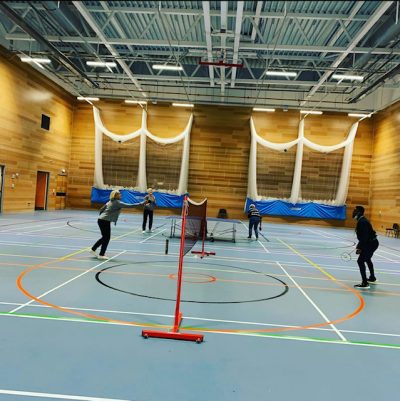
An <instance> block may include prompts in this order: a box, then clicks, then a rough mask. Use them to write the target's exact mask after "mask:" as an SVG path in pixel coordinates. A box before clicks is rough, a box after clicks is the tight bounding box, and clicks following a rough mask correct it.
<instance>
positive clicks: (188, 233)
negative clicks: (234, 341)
mask: <svg viewBox="0 0 400 401" xmlns="http://www.w3.org/2000/svg"><path fill="white" fill-rule="evenodd" d="M202 204H203V208H204V209H205V210H206V207H207V200H205V201H203V202H202ZM189 213H190V210H189V200H188V197H187V196H185V197H184V201H183V207H182V230H181V239H180V249H179V262H178V279H177V290H176V303H175V316H174V324H173V327H172V329H171V331H167V332H165V331H156V330H142V336H143V337H145V338H148V337H156V338H168V339H173V340H186V341H196V342H197V343H200V342H202V341H203V338H204V336H203V335H202V334H195V333H180V332H179V327H180V324H181V321H182V313H181V311H180V302H181V289H182V272H183V258H184V256H185V254H186V253H187V252H188V251H189V250H190V249H191V248H192V247H193V245H194V244H195V243H196V241H197V239H198V238H199V234H200V232H201V220H200V219H199V216H196V213H194V215H193V216H191V217H189V221H190V222H191V223H192V224H191V227H190V230H187V227H188V216H189ZM203 213H204V215H205V212H203ZM199 222H200V225H199ZM196 225H197V226H199V228H198V229H196ZM196 233H197V235H195V234H196ZM186 238H187V239H188V241H186Z"/></svg>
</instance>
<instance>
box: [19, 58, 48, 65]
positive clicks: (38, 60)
mask: <svg viewBox="0 0 400 401" xmlns="http://www.w3.org/2000/svg"><path fill="white" fill-rule="evenodd" d="M21 61H22V62H23V63H39V64H49V63H51V60H50V59H49V58H36V57H21Z"/></svg>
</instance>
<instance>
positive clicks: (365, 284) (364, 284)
mask: <svg viewBox="0 0 400 401" xmlns="http://www.w3.org/2000/svg"><path fill="white" fill-rule="evenodd" d="M354 288H357V289H360V290H368V288H370V287H369V284H368V283H361V284H356V285H355V286H354Z"/></svg>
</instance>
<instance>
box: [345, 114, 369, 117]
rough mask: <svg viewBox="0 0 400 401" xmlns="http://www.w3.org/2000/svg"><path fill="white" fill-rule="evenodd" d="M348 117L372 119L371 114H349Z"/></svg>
mask: <svg viewBox="0 0 400 401" xmlns="http://www.w3.org/2000/svg"><path fill="white" fill-rule="evenodd" d="M347 115H348V116H349V117H359V118H363V117H367V118H370V117H371V114H361V113H349V114H347Z"/></svg>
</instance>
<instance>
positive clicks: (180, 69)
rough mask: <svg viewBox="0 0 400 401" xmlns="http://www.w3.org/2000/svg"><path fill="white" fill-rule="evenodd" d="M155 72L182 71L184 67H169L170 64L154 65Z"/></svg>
mask: <svg viewBox="0 0 400 401" xmlns="http://www.w3.org/2000/svg"><path fill="white" fill-rule="evenodd" d="M152 68H153V70H168V71H182V70H183V67H182V66H180V65H170V64H169V65H168V64H165V65H164V64H153V65H152Z"/></svg>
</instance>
